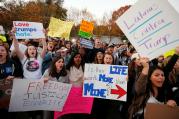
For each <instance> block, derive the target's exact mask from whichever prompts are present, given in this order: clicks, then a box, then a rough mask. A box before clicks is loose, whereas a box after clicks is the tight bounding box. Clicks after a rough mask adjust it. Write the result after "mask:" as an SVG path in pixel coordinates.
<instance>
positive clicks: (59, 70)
mask: <svg viewBox="0 0 179 119" xmlns="http://www.w3.org/2000/svg"><path fill="white" fill-rule="evenodd" d="M42 79H44V81H48V80H51V81H57V82H62V83H69V77H68V72H67V70H66V68H65V63H64V59H63V58H62V57H61V56H58V57H55V58H54V59H53V61H52V64H51V66H50V68H49V69H47V70H46V71H45V73H44V75H43V76H42Z"/></svg>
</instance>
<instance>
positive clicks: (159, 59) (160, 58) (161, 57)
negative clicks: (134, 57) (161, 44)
mask: <svg viewBox="0 0 179 119" xmlns="http://www.w3.org/2000/svg"><path fill="white" fill-rule="evenodd" d="M163 60H164V56H163V55H162V56H159V57H158V62H159V63H162V62H163Z"/></svg>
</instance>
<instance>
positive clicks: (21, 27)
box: [13, 21, 45, 39]
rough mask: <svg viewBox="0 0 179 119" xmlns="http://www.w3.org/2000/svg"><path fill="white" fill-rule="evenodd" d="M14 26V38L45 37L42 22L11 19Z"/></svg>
mask: <svg viewBox="0 0 179 119" xmlns="http://www.w3.org/2000/svg"><path fill="white" fill-rule="evenodd" d="M13 26H14V27H15V28H16V34H15V36H16V39H38V38H45V34H44V32H43V25H42V23H37V22H26V21H13Z"/></svg>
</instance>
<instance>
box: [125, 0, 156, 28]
mask: <svg viewBox="0 0 179 119" xmlns="http://www.w3.org/2000/svg"><path fill="white" fill-rule="evenodd" d="M158 8H159V7H158V5H156V4H153V5H152V6H150V7H148V8H147V9H144V10H143V11H139V12H138V13H137V15H136V16H135V17H134V18H133V19H131V20H129V21H132V22H131V23H128V22H127V21H125V20H124V21H123V23H124V25H125V26H126V28H127V29H128V30H130V29H131V28H132V27H133V26H135V25H136V24H137V23H139V22H140V21H142V20H143V19H145V18H146V17H147V16H148V15H150V14H152V13H153V12H155V11H156V10H157V9H158Z"/></svg>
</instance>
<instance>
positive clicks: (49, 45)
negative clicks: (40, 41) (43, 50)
mask: <svg viewBox="0 0 179 119" xmlns="http://www.w3.org/2000/svg"><path fill="white" fill-rule="evenodd" d="M47 48H48V51H52V50H53V48H54V45H53V43H48V46H47Z"/></svg>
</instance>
